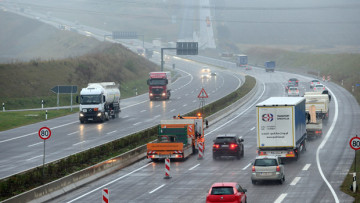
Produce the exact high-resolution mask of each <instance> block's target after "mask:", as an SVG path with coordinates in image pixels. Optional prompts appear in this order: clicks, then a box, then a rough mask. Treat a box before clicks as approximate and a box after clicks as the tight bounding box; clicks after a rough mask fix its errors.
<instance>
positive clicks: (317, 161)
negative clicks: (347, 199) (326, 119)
mask: <svg viewBox="0 0 360 203" xmlns="http://www.w3.org/2000/svg"><path fill="white" fill-rule="evenodd" d="M327 89H328V90H329V92H330V94H332V95H333V98H334V102H335V114H334V121H333V122H332V123H331V127H330V128H329V130H328V132H327V133H326V136H325V138H324V139H323V141H322V142H321V144H320V145H319V147H318V148H317V150H316V164H317V167H318V170H319V172H320V175H321V177H322V179H323V180H324V181H325V183H326V185H327V186H328V188H329V189H330V191H331V193H332V195H333V197H334V199H335V202H336V203H339V198H338V196H337V194H336V192H335V190H334V189H333V187H332V186H331V184H330V183H329V181H328V180H327V179H326V177H325V175H324V173H323V171H322V168H321V165H320V158H319V153H320V150H321V149H322V148H323V147H324V145H325V144H326V142H327V140H328V139H329V137H330V136H331V133H332V131H333V130H334V128H335V124H336V121H337V119H338V111H339V106H338V101H337V99H336V96H335V94H334V93H333V92H332V91H331V90H330V89H329V88H327Z"/></svg>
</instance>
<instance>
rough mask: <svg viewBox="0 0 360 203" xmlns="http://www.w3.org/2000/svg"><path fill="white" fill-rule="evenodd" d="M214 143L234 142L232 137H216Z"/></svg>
mask: <svg viewBox="0 0 360 203" xmlns="http://www.w3.org/2000/svg"><path fill="white" fill-rule="evenodd" d="M216 142H226V143H229V142H235V138H234V137H217V138H216Z"/></svg>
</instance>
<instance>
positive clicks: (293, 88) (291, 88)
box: [290, 87, 298, 90]
mask: <svg viewBox="0 0 360 203" xmlns="http://www.w3.org/2000/svg"><path fill="white" fill-rule="evenodd" d="M297 89H298V88H296V87H290V90H297Z"/></svg>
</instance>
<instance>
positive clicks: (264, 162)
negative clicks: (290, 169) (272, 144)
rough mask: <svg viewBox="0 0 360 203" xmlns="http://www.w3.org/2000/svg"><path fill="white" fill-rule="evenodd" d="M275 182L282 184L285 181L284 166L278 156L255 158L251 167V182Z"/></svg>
mask: <svg viewBox="0 0 360 203" xmlns="http://www.w3.org/2000/svg"><path fill="white" fill-rule="evenodd" d="M263 180H265V181H266V180H275V181H279V183H280V184H282V183H283V182H284V181H285V171H284V165H282V162H281V160H280V158H279V157H278V156H257V157H256V158H255V161H254V163H253V166H252V173H251V182H252V184H256V183H257V182H258V181H263Z"/></svg>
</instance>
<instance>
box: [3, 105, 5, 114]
mask: <svg viewBox="0 0 360 203" xmlns="http://www.w3.org/2000/svg"><path fill="white" fill-rule="evenodd" d="M3 112H5V103H3Z"/></svg>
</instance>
